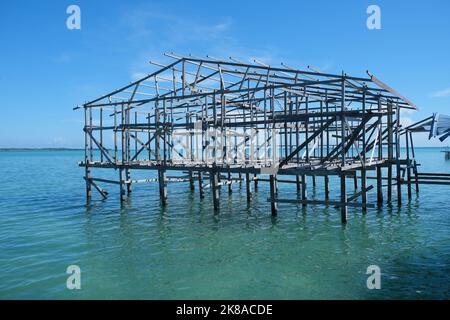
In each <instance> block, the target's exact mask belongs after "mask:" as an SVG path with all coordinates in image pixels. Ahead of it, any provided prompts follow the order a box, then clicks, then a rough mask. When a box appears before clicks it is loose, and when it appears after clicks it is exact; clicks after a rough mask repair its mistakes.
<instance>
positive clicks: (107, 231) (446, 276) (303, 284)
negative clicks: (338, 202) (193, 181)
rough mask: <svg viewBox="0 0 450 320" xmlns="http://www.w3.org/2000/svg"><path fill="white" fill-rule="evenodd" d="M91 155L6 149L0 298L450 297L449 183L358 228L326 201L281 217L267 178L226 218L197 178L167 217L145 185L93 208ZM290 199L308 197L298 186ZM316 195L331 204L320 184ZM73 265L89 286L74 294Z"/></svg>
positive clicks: (233, 202)
mask: <svg viewBox="0 0 450 320" xmlns="http://www.w3.org/2000/svg"><path fill="white" fill-rule="evenodd" d="M82 158H83V153H82V152H79V151H24V152H0V176H1V182H0V270H1V273H0V298H2V299H14V298H19V299H22V298H27V299H37V298H42V299H81V298H88V299H111V298H126V299H132V298H137V299H139V298H145V299H197V298H199V299H311V298H312V299H328V298H334V299H346V298H350V299H388V298H400V299H408V298H419V299H429V298H441V299H448V298H450V289H449V288H450V286H449V285H450V237H449V231H450V212H449V200H450V186H422V188H421V192H420V195H419V197H416V195H415V194H414V196H413V200H412V201H411V202H410V203H407V201H405V204H404V205H403V206H402V207H401V208H400V209H399V208H397V206H396V203H394V204H393V206H392V207H389V206H387V205H385V206H384V207H383V208H382V209H381V210H377V209H369V211H368V213H367V214H366V215H362V214H361V212H360V210H358V209H353V208H350V209H349V223H348V224H347V225H346V226H342V225H341V223H340V216H339V211H338V210H336V209H333V208H325V207H323V206H308V207H307V208H306V209H305V208H302V207H301V206H297V205H289V204H286V205H280V206H279V216H278V217H277V218H272V217H271V216H270V207H269V204H268V203H267V202H266V198H267V197H268V186H267V184H266V183H260V186H259V190H258V192H257V193H256V194H255V198H254V200H253V202H252V203H251V205H250V206H249V205H247V203H246V196H245V187H243V188H242V189H240V188H239V186H238V185H235V186H233V191H234V192H233V194H232V195H231V196H230V195H228V192H227V190H225V189H224V190H223V191H221V211H220V215H214V214H213V211H212V200H211V195H210V193H209V191H207V193H206V198H205V199H204V200H203V201H200V200H199V195H198V192H191V191H190V190H189V187H188V185H187V184H186V183H173V184H169V189H168V190H169V200H168V206H167V207H166V208H164V209H162V208H161V207H160V205H159V195H158V187H157V185H156V184H147V185H138V186H135V187H134V188H133V189H134V190H133V194H132V197H131V199H129V201H128V202H127V203H125V204H124V205H122V206H121V205H120V204H119V201H118V190H116V189H118V187H116V186H111V185H109V186H104V187H105V188H107V189H108V191H109V192H110V198H109V199H108V200H106V201H101V200H95V201H93V202H92V205H91V206H90V207H86V206H85V198H84V183H83V180H82V175H83V169H82V168H78V167H77V165H76V162H77V161H78V160H81V159H82ZM417 158H418V159H419V161H420V162H421V163H422V167H421V170H423V171H428V172H430V171H436V172H447V173H449V172H450V161H445V159H444V156H443V154H442V153H440V152H439V149H433V148H430V149H420V148H419V149H418V150H417ZM98 172H100V174H96V176H102V177H110V178H116V175H118V174H117V173H116V172H114V171H112V172H108V170H107V171H103V172H102V171H98ZM94 174H95V171H94ZM170 175H173V174H172V173H171V174H170ZM151 176H152V174H151V173H150V172H141V173H139V174H136V175H134V176H133V178H144V177H151ZM308 182H310V181H308ZM373 182H374V181H373V180H369V184H370V183H373ZM337 183H338V181H337V180H336V181H334V180H332V184H337ZM348 183H349V185H348V191H349V192H353V191H354V190H353V188H352V183H351V181H349V182H348ZM331 190H332V193H331V196H332V197H333V198H338V196H339V195H338V194H337V193H336V194H334V193H333V190H336V191H338V190H339V189H338V188H331ZM404 191H406V190H404ZM280 192H281V194H283V197H286V198H295V197H296V196H297V195H296V191H295V187H294V185H286V184H284V185H283V184H280ZM308 193H309V196H310V197H313V196H315V197H317V198H318V199H320V198H323V187H322V181H321V179H319V178H318V183H317V187H316V189H315V190H314V189H313V188H312V186H311V183H309V185H308ZM404 193H405V196H406V192H404ZM375 196H376V194H375V192H374V190H372V192H371V193H370V195H369V199H370V200H371V201H373V200H374V197H375ZM95 197H96V199H99V198H98V195H97V194H95ZM73 264H75V265H78V266H79V267H80V268H81V286H82V288H81V290H68V289H67V288H66V279H67V276H68V275H67V274H66V268H67V266H69V265H73ZM369 265H378V266H379V267H380V268H381V272H382V276H381V286H382V288H381V290H368V289H367V287H366V279H367V275H366V268H367V267H368V266H369Z"/></svg>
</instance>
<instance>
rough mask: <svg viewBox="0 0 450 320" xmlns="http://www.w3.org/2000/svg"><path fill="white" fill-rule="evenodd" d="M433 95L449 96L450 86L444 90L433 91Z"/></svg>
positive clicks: (437, 96)
mask: <svg viewBox="0 0 450 320" xmlns="http://www.w3.org/2000/svg"><path fill="white" fill-rule="evenodd" d="M431 96H432V97H433V98H444V97H448V96H450V88H447V89H444V90H440V91H436V92H433V93H432V94H431Z"/></svg>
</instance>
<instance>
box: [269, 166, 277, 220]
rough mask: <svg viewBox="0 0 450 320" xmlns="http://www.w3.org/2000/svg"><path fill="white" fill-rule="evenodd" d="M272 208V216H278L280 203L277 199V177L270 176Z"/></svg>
mask: <svg viewBox="0 0 450 320" xmlns="http://www.w3.org/2000/svg"><path fill="white" fill-rule="evenodd" d="M269 183H270V208H271V211H272V216H276V215H277V214H278V203H277V202H276V198H277V177H276V176H274V175H271V176H270V179H269Z"/></svg>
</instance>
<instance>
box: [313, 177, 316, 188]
mask: <svg viewBox="0 0 450 320" xmlns="http://www.w3.org/2000/svg"><path fill="white" fill-rule="evenodd" d="M312 185H313V188H315V187H316V176H312Z"/></svg>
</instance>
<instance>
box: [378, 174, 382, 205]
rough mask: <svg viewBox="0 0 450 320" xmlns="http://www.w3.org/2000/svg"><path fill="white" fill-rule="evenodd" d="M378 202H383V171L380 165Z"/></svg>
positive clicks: (379, 203) (380, 203)
mask: <svg viewBox="0 0 450 320" xmlns="http://www.w3.org/2000/svg"><path fill="white" fill-rule="evenodd" d="M377 204H378V206H381V205H382V204H383V172H382V171H381V167H380V166H377Z"/></svg>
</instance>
